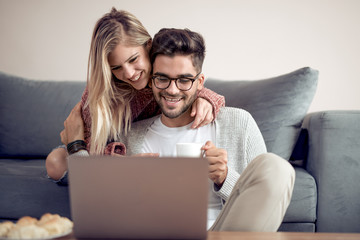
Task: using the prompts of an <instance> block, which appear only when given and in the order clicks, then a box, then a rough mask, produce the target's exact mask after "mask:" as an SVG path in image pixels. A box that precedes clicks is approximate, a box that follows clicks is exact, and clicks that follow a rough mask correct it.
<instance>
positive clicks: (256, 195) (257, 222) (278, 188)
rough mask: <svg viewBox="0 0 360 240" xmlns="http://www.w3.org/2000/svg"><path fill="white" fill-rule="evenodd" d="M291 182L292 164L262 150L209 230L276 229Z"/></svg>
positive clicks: (289, 192)
mask: <svg viewBox="0 0 360 240" xmlns="http://www.w3.org/2000/svg"><path fill="white" fill-rule="evenodd" d="M294 182H295V171H294V169H293V167H292V166H291V165H290V164H289V163H288V162H287V161H286V160H284V159H283V158H281V157H279V156H277V155H275V154H272V153H266V154H262V155H260V156H258V157H256V158H255V159H254V160H252V161H251V163H250V164H249V165H248V166H247V167H246V169H245V170H244V171H243V173H242V174H241V176H240V178H239V180H238V182H237V183H236V185H235V186H234V189H233V191H232V192H231V195H230V197H229V199H228V201H227V202H226V203H225V205H224V207H223V209H222V210H221V212H220V214H219V216H218V218H217V219H216V221H215V223H214V224H213V226H212V227H211V228H210V231H252V232H255V231H256V232H276V231H277V230H278V228H279V226H280V224H281V222H282V220H283V218H284V215H285V212H286V209H287V207H288V206H289V204H290V200H291V195H292V191H293V188H294Z"/></svg>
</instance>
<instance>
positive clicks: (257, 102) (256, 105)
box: [205, 67, 318, 160]
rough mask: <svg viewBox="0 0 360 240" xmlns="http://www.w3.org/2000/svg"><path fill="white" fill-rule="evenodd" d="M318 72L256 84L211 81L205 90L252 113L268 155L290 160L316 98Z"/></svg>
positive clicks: (305, 71)
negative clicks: (222, 96)
mask: <svg viewBox="0 0 360 240" xmlns="http://www.w3.org/2000/svg"><path fill="white" fill-rule="evenodd" d="M317 81H318V71H317V70H314V69H311V68H309V67H305V68H301V69H298V70H296V71H294V72H291V73H288V74H284V75H281V76H277V77H273V78H268V79H263V80H253V81H240V80H238V81H222V80H218V79H211V78H209V79H208V80H207V81H206V82H205V86H206V87H208V88H210V89H212V90H214V91H215V92H217V93H219V94H222V95H224V96H226V99H225V100H226V105H227V106H230V107H238V108H243V109H245V110H247V111H248V112H250V114H251V115H252V116H253V117H254V119H255V121H256V122H257V124H258V126H259V128H260V131H261V133H262V134H263V137H264V140H265V143H266V146H267V149H268V152H273V153H276V154H278V155H279V156H281V157H283V158H285V159H287V160H289V158H290V155H291V152H292V150H293V148H294V146H295V143H296V140H297V138H298V136H299V133H300V128H301V123H302V120H303V118H304V117H305V115H306V113H307V111H308V109H309V106H310V104H311V102H312V99H313V97H314V95H315V91H316V87H317Z"/></svg>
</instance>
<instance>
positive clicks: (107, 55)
mask: <svg viewBox="0 0 360 240" xmlns="http://www.w3.org/2000/svg"><path fill="white" fill-rule="evenodd" d="M150 48H151V36H150V34H149V33H148V32H147V31H146V29H145V28H144V27H143V25H142V24H141V22H140V21H139V20H138V19H137V18H136V17H135V16H133V15H132V14H130V13H128V12H126V11H117V10H116V9H115V8H113V9H112V10H111V11H110V13H108V14H105V15H104V16H103V17H102V18H101V19H99V21H98V22H97V24H96V25H95V28H94V32H93V36H92V41H91V47H90V54H89V63H88V77H87V78H88V82H87V88H86V89H85V91H84V93H83V96H82V99H81V109H82V110H81V111H82V118H83V120H84V138H85V144H86V145H85V144H84V146H83V147H84V148H86V149H87V150H88V151H89V153H90V154H111V155H116V154H118V155H123V154H124V146H123V145H122V144H121V143H118V142H117V141H118V136H119V134H120V133H121V132H122V131H124V132H125V134H126V132H127V131H129V129H130V128H131V122H132V121H137V120H141V119H145V118H149V117H152V116H155V115H156V114H159V108H158V106H157V104H156V102H155V100H154V98H153V94H152V91H151V89H150V88H149V87H147V85H148V81H149V79H150V74H151V64H150V59H149V51H150ZM198 96H199V97H198V99H197V100H196V102H195V103H194V105H193V107H192V109H193V110H192V111H193V112H192V115H193V116H195V114H196V116H195V121H194V124H193V126H192V127H199V126H202V125H205V124H208V123H209V122H211V121H212V119H213V109H214V115H216V113H217V112H218V111H219V108H220V107H221V106H223V105H224V102H225V101H224V98H223V97H222V96H220V95H217V94H216V93H214V92H212V91H210V90H208V89H204V90H202V91H200V92H199V95H198ZM205 99H206V100H205ZM210 103H211V104H210ZM66 143H67V142H66ZM80 147H81V146H80ZM67 155H68V153H67V151H66V149H65V148H57V149H55V150H53V151H52V152H51V153H50V154H49V155H48V157H47V159H46V169H47V172H48V175H49V177H51V178H52V179H54V180H59V179H61V178H62V177H63V176H64V174H65V173H66V170H67V163H66V157H67Z"/></svg>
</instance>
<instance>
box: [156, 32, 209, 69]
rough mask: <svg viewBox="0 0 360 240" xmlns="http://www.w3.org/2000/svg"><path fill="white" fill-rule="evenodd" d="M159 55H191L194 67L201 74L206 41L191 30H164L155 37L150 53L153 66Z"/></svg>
mask: <svg viewBox="0 0 360 240" xmlns="http://www.w3.org/2000/svg"><path fill="white" fill-rule="evenodd" d="M158 55H165V56H169V57H173V56H175V55H185V56H187V55H191V59H192V63H193V65H194V67H195V68H196V69H197V70H198V71H199V72H201V70H202V65H203V62H204V58H205V41H204V38H203V37H202V36H201V35H200V34H199V33H196V32H192V31H190V30H189V29H175V28H163V29H161V30H160V31H159V32H158V33H157V34H155V36H154V39H153V43H152V47H151V51H150V61H151V64H154V62H155V59H156V57H157V56H158Z"/></svg>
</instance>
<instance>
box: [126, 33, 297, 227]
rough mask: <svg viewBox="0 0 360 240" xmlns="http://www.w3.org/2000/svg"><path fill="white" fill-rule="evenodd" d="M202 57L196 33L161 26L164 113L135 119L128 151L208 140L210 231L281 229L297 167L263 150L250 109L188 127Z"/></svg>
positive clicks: (157, 57) (157, 83)
mask: <svg viewBox="0 0 360 240" xmlns="http://www.w3.org/2000/svg"><path fill="white" fill-rule="evenodd" d="M204 57H205V44H204V40H203V38H202V37H201V35H199V34H197V33H195V32H192V31H190V30H178V29H162V30H160V31H159V33H157V34H156V35H155V37H154V40H153V46H152V50H151V53H150V58H151V63H152V65H153V74H152V81H151V87H152V90H153V93H154V96H155V99H156V101H157V103H158V104H159V106H160V108H161V111H162V114H161V115H160V116H157V117H154V118H151V119H146V120H143V121H140V122H137V123H134V124H133V126H132V130H131V132H130V133H129V135H128V136H126V137H124V138H123V142H124V143H125V145H126V146H127V151H128V154H129V155H133V154H139V153H158V154H159V155H160V157H161V156H176V148H175V146H176V143H177V142H202V143H204V144H205V145H204V147H203V150H204V153H205V156H206V158H207V159H208V161H209V179H210V180H211V181H212V184H211V185H210V188H211V189H210V193H211V196H210V198H209V213H208V225H209V226H210V225H212V224H213V223H214V222H215V223H214V224H213V225H212V227H211V230H224V231H225V230H236V231H277V229H278V227H279V225H280V224H281V222H282V219H283V216H284V214H285V211H286V209H287V206H288V204H289V203H290V199H291V194H292V189H293V184H294V170H293V169H292V167H291V166H290V164H289V163H288V162H287V161H285V160H283V159H281V158H280V157H278V156H276V155H274V154H265V153H266V147H265V143H264V140H263V137H262V135H261V133H260V130H259V128H258V127H257V125H256V123H255V121H254V119H253V118H252V117H251V115H250V114H249V113H247V112H246V111H244V110H241V109H234V108H222V109H221V110H220V113H219V114H218V116H217V119H216V120H215V122H214V123H212V124H208V125H206V126H203V127H201V128H199V129H191V128H190V126H191V123H192V122H193V120H194V118H193V117H191V115H190V112H191V105H192V103H193V102H194V100H195V99H196V96H197V92H198V91H199V90H201V89H202V88H203V84H204V75H203V74H202V73H201V71H202V64H203V60H204ZM215 145H216V146H215ZM250 162H253V163H252V164H250V165H248V164H249V163H250ZM245 168H246V171H244V169H245ZM240 174H241V177H240ZM230 209H231V210H230Z"/></svg>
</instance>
